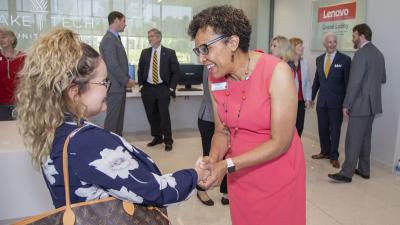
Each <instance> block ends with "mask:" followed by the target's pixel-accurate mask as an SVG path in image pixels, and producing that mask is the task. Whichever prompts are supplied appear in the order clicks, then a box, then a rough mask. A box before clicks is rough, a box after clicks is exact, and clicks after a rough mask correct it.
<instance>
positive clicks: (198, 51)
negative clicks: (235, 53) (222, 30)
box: [193, 35, 226, 56]
mask: <svg viewBox="0 0 400 225" xmlns="http://www.w3.org/2000/svg"><path fill="white" fill-rule="evenodd" d="M224 38H226V35H221V36H219V37H217V38H215V39H212V40H210V41H208V42H207V43H205V44H202V45H199V46H198V47H197V48H194V49H193V52H194V53H195V54H196V55H197V56H200V54H202V55H207V54H208V46H210V45H212V44H214V43H215V42H218V41H220V40H222V39H224Z"/></svg>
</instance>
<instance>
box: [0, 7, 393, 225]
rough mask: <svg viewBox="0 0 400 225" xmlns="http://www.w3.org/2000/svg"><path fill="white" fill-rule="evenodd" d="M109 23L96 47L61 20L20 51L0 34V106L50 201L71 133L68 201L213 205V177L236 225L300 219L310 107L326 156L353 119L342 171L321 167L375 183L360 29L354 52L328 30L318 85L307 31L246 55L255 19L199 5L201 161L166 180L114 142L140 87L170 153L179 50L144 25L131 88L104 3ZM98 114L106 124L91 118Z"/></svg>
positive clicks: (333, 157) (373, 55) (372, 60)
mask: <svg viewBox="0 0 400 225" xmlns="http://www.w3.org/2000/svg"><path fill="white" fill-rule="evenodd" d="M108 23H109V28H108V30H107V31H106V34H105V35H104V37H103V39H102V41H101V43H100V53H99V52H97V51H96V50H95V49H94V48H93V47H91V46H90V45H88V44H85V43H83V42H82V41H81V40H80V37H79V35H78V34H76V33H75V32H73V31H71V30H68V29H63V28H58V29H54V30H52V31H50V32H49V33H47V34H46V35H43V36H41V37H40V38H39V39H38V40H36V41H35V42H34V43H33V45H32V47H31V48H30V49H29V51H28V52H27V54H26V55H25V54H24V53H22V52H20V51H16V50H15V47H16V45H17V38H16V36H15V34H14V33H13V32H12V31H11V30H9V29H7V28H2V29H0V45H1V48H2V49H1V52H0V69H1V70H0V71H1V73H0V85H1V87H0V93H1V97H0V106H1V107H3V106H11V107H10V109H11V110H13V107H14V105H16V106H17V107H16V111H17V119H18V120H19V125H20V127H21V134H22V136H23V139H24V142H25V145H26V146H27V147H28V148H29V149H30V150H31V151H32V158H33V161H34V163H35V165H37V166H39V167H40V168H41V170H42V172H43V175H44V178H45V181H46V184H47V187H48V188H49V191H50V194H51V197H52V199H53V203H54V206H55V207H61V206H63V205H65V193H64V182H63V173H62V147H63V144H64V142H65V140H66V138H67V136H68V135H69V134H70V133H71V132H76V134H75V135H74V137H73V138H72V139H71V142H70V144H69V147H68V148H69V149H68V151H69V155H68V161H69V169H70V172H69V174H70V189H71V202H72V203H76V202H83V201H90V200H94V199H100V198H104V197H108V196H114V197H117V198H119V199H122V200H127V201H130V202H134V203H138V204H145V205H156V206H166V205H168V204H171V203H175V202H180V201H184V200H186V199H187V198H189V197H190V196H191V195H192V194H193V193H194V189H195V188H196V189H197V197H198V198H199V200H200V201H201V202H202V203H204V204H205V205H208V206H211V205H214V202H213V200H212V199H210V198H209V196H208V195H207V190H208V189H209V188H211V187H215V186H220V191H221V193H222V194H223V196H222V199H221V202H222V204H229V207H230V212H231V213H230V215H231V220H232V224H234V225H238V224H246V225H247V224H260V221H268V224H275V225H287V224H297V225H305V224H306V179H305V176H306V169H305V159H304V152H303V146H302V142H301V139H300V137H301V135H302V132H303V127H304V119H305V113H306V109H310V108H313V107H314V105H315V107H316V111H317V119H318V131H319V139H320V152H319V153H318V154H315V155H313V156H312V158H313V159H316V160H317V159H329V162H330V163H331V165H332V166H333V167H334V168H336V169H338V168H340V162H339V151H338V146H339V139H340V131H341V125H342V121H343V118H344V117H348V120H349V123H348V128H347V134H346V141H345V142H346V145H345V161H344V163H343V166H342V169H341V170H340V172H338V173H333V174H329V175H328V176H329V177H330V178H331V179H333V180H335V181H337V182H351V181H352V176H353V174H354V173H355V174H356V175H359V176H361V177H363V178H365V179H369V178H370V162H369V160H370V148H371V143H370V142H371V130H372V123H373V120H374V117H375V115H376V114H379V113H382V103H381V84H382V83H385V81H386V73H385V62H384V57H383V55H382V53H381V52H380V51H379V50H378V49H377V48H376V47H375V46H374V45H373V44H372V43H371V37H372V31H371V29H370V28H369V26H368V25H367V24H359V25H356V26H355V27H354V28H353V37H352V41H353V43H354V48H355V49H358V50H357V51H356V53H355V55H354V58H353V60H351V58H350V57H349V56H347V55H345V54H344V53H342V52H339V51H338V50H337V37H336V35H335V34H333V33H326V34H325V35H324V37H323V43H322V44H323V46H324V47H325V49H326V51H325V52H324V53H323V54H322V55H320V56H318V57H317V58H316V59H315V64H316V71H315V76H314V79H313V80H312V78H311V76H310V73H309V69H308V63H307V60H306V59H305V57H304V43H303V40H302V39H301V38H298V37H292V38H290V39H288V38H286V37H284V36H276V37H274V38H273V39H272V41H271V43H270V50H271V53H272V54H265V53H263V52H261V51H259V50H257V51H254V50H250V37H251V33H252V26H251V24H250V21H249V19H248V17H247V16H246V15H245V14H244V12H243V10H241V9H237V8H234V7H232V6H227V5H225V6H216V7H210V8H207V9H204V10H202V11H201V12H199V13H197V14H196V15H195V16H194V17H193V19H192V20H191V21H190V24H189V27H188V35H189V37H190V38H191V39H192V40H193V41H194V45H195V48H194V49H193V51H194V53H195V54H196V55H197V56H198V59H199V61H200V63H201V64H203V65H204V68H205V70H204V75H203V89H204V100H203V102H202V104H201V107H200V109H199V116H198V127H199V131H200V136H201V141H202V148H203V156H202V157H200V158H199V160H197V162H194V163H193V164H194V166H193V168H191V169H182V170H178V171H176V172H174V173H171V174H164V175H163V174H162V173H161V172H160V170H159V169H158V167H157V165H156V163H155V162H154V161H153V160H152V159H151V158H150V157H149V156H148V155H147V154H146V153H144V152H143V151H142V150H140V149H139V148H138V147H136V146H134V145H132V144H130V143H128V142H127V141H126V140H125V139H124V138H123V137H122V132H123V120H124V111H125V101H126V94H125V90H126V88H129V87H133V86H135V85H139V86H140V90H141V97H142V100H143V104H144V108H145V111H146V116H147V119H148V121H149V123H150V127H151V136H152V137H153V139H152V141H151V142H149V143H148V144H147V146H149V147H152V146H155V145H158V144H161V143H164V144H165V151H171V150H172V148H173V139H172V132H171V121H170V115H169V109H168V107H169V104H170V98H171V97H175V89H176V85H177V81H178V79H179V73H180V71H179V62H178V60H177V57H176V53H175V51H174V50H172V49H169V48H167V47H164V46H162V45H161V40H162V33H161V31H160V30H158V29H155V28H153V29H150V30H149V31H148V40H149V44H150V47H149V48H147V49H144V50H143V51H142V53H141V55H140V60H139V65H138V83H136V81H134V80H132V79H130V77H129V75H128V59H127V55H126V51H125V49H124V47H123V45H122V42H121V37H120V35H119V33H120V32H123V31H124V29H125V27H126V22H125V16H124V15H123V14H122V13H120V12H117V11H114V12H111V13H110V14H109V16H108ZM17 86H18V87H17ZM14 93H15V95H14ZM317 94H318V98H317V102H316V104H314V100H315V98H316V96H317ZM14 96H15V97H14ZM33 96H34V97H33ZM103 111H106V112H107V116H106V119H105V124H104V128H102V127H99V126H97V125H95V124H93V123H91V122H90V117H92V116H94V115H97V114H98V113H100V112H103ZM9 114H10V115H11V113H10V112H9ZM43 134H45V135H43ZM227 193H229V194H227ZM228 196H229V198H228ZM288 215H290V216H288Z"/></svg>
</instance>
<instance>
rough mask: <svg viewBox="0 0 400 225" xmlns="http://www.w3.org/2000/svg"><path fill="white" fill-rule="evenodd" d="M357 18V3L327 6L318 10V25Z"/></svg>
mask: <svg viewBox="0 0 400 225" xmlns="http://www.w3.org/2000/svg"><path fill="white" fill-rule="evenodd" d="M355 18H356V2H350V3H344V4H338V5H331V6H325V7H321V8H319V9H318V23H320V22H329V21H340V20H348V19H355Z"/></svg>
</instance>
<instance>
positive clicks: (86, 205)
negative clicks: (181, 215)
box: [14, 128, 170, 225]
mask: <svg viewBox="0 0 400 225" xmlns="http://www.w3.org/2000/svg"><path fill="white" fill-rule="evenodd" d="M79 129H80V128H78V129H76V130H74V131H72V132H71V133H70V134H69V135H68V137H67V139H66V140H65V142H64V147H63V156H62V157H63V174H64V184H65V185H64V189H65V202H66V205H65V206H63V207H60V208H58V209H54V210H51V211H48V212H45V213H42V214H39V215H36V216H32V217H27V218H25V219H22V220H20V221H18V222H16V223H14V224H15V225H28V224H29V225H50V224H51V225H62V224H64V225H74V224H75V225H97V224H101V225H107V224H110V225H111V224H112V225H125V224H135V225H136V224H137V225H139V224H140V225H169V224H170V221H169V219H168V216H167V209H166V208H165V207H162V208H159V207H153V206H143V205H139V204H133V203H129V202H126V201H122V200H120V199H117V198H114V197H108V198H103V199H99V200H93V201H87V202H80V203H76V204H71V200H70V195H69V193H70V190H69V173H68V144H69V141H70V139H71V138H72V137H73V136H74V135H75V134H76V133H77V132H78V131H79Z"/></svg>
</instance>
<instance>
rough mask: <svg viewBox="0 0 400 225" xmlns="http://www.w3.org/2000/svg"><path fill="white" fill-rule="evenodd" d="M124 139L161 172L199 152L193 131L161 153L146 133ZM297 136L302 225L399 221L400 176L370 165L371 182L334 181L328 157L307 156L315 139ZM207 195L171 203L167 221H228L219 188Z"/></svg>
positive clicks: (198, 224) (214, 224)
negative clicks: (302, 162)
mask: <svg viewBox="0 0 400 225" xmlns="http://www.w3.org/2000/svg"><path fill="white" fill-rule="evenodd" d="M126 138H127V139H128V140H129V141H130V142H131V143H133V144H135V145H136V146H138V147H141V148H142V149H143V150H144V151H145V152H147V153H148V154H149V155H150V156H151V157H152V158H153V159H154V160H155V161H156V163H157V164H158V166H159V167H160V168H161V170H162V171H163V172H164V173H167V172H173V171H175V170H178V169H182V168H190V167H192V166H193V164H194V162H195V161H196V159H197V157H198V156H200V155H201V143H200V138H199V134H198V132H197V131H195V130H181V131H176V132H174V138H175V139H174V140H175V142H174V149H173V151H172V152H165V151H164V146H163V145H158V146H155V147H152V148H148V147H146V143H147V142H149V141H150V139H151V138H150V137H149V136H148V134H128V135H126ZM302 140H303V145H304V149H305V157H306V163H307V225H399V224H400V177H396V176H393V175H391V174H390V173H389V172H387V171H385V170H382V169H380V168H377V167H374V166H373V167H372V172H371V179H370V180H364V179H362V178H360V177H358V176H354V177H353V182H352V183H349V184H337V183H333V182H331V181H330V179H329V178H328V177H327V174H328V173H334V172H336V171H338V170H337V169H334V168H333V167H331V166H330V164H329V161H328V160H312V159H311V155H312V154H315V153H318V151H319V147H318V143H317V142H315V141H313V140H311V139H309V138H307V137H303V139H302ZM341 162H343V158H341ZM209 195H210V196H211V198H212V199H214V201H215V203H216V204H215V205H214V206H212V207H209V206H205V205H203V204H201V203H200V201H199V200H198V199H197V198H196V196H193V197H192V198H191V199H189V200H188V201H186V202H183V203H181V204H179V205H177V206H171V207H170V208H169V209H168V212H169V217H170V218H171V220H172V224H174V225H203V224H204V225H225V224H231V222H230V215H229V207H228V206H222V205H221V203H220V198H221V194H220V193H219V191H218V190H217V189H214V190H212V191H210V192H209ZM260 224H263V223H260ZM264 224H268V222H267V221H266V222H265V223H264Z"/></svg>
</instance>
